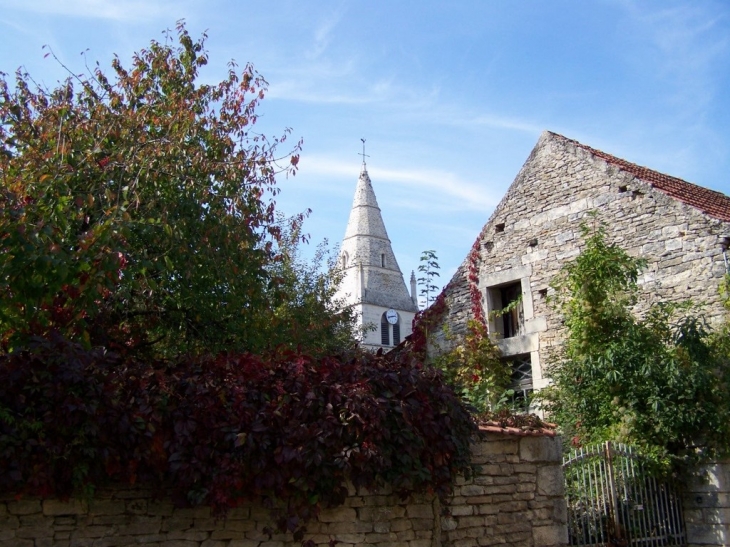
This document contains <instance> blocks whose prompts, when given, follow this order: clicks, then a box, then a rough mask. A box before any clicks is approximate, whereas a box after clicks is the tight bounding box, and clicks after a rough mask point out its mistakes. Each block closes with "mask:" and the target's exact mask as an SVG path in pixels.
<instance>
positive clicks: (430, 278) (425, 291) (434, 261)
mask: <svg viewBox="0 0 730 547" xmlns="http://www.w3.org/2000/svg"><path fill="white" fill-rule="evenodd" d="M420 260H421V264H420V265H419V266H418V271H419V272H420V273H421V274H422V277H419V278H418V284H419V285H420V286H421V291H420V292H419V296H421V298H423V300H422V301H421V302H422V305H423V307H424V308H427V307H428V306H430V305H431V304H432V303H433V302H434V301H435V300H436V296H437V294H438V290H439V288H438V285H436V283H435V278H437V277H440V274H439V272H438V270H439V269H440V268H441V267H440V266H439V263H438V256H436V251H433V250H430V251H423V252H422V253H421V259H420Z"/></svg>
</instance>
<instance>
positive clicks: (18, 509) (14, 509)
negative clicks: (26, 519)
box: [7, 500, 42, 515]
mask: <svg viewBox="0 0 730 547" xmlns="http://www.w3.org/2000/svg"><path fill="white" fill-rule="evenodd" d="M7 508H8V513H10V514H11V515H32V514H34V513H40V512H41V511H42V508H41V502H40V501H39V500H18V501H9V502H8V504H7Z"/></svg>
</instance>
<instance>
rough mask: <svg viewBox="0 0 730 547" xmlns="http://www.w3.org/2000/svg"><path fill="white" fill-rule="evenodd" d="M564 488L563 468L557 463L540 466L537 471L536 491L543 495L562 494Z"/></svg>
mask: <svg viewBox="0 0 730 547" xmlns="http://www.w3.org/2000/svg"><path fill="white" fill-rule="evenodd" d="M564 490H565V486H564V482H563V468H562V467H561V466H559V465H551V466H549V467H541V468H540V469H539V470H538V471H537V493H538V494H541V495H543V496H562V495H563V493H564Z"/></svg>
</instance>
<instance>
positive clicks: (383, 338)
mask: <svg viewBox="0 0 730 547" xmlns="http://www.w3.org/2000/svg"><path fill="white" fill-rule="evenodd" d="M380 343H381V344H382V345H383V346H389V345H390V324H388V320H387V319H386V318H385V314H383V316H382V317H381V318H380Z"/></svg>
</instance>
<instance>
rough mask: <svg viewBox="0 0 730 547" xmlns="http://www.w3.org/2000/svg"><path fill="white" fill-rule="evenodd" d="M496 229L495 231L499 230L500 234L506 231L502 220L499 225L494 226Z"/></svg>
mask: <svg viewBox="0 0 730 547" xmlns="http://www.w3.org/2000/svg"><path fill="white" fill-rule="evenodd" d="M494 231H495V232H497V233H498V234H500V233H502V232H504V222H502V223H500V224H497V225H496V226H495V227H494Z"/></svg>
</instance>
